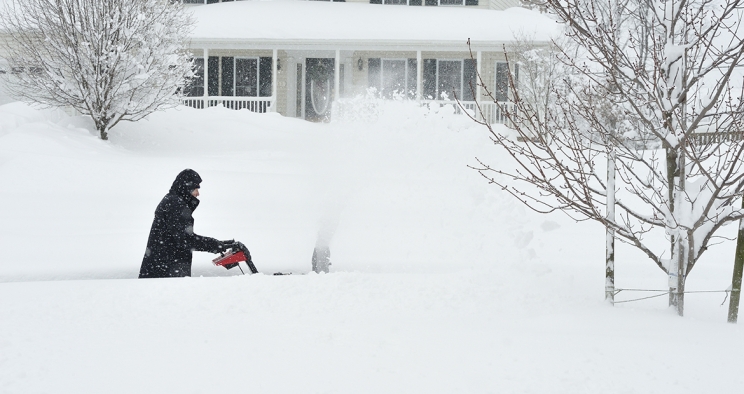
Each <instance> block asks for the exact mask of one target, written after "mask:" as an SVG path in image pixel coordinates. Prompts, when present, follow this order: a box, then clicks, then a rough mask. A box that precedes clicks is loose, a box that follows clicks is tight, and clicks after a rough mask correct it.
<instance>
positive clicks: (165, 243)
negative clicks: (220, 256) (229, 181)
mask: <svg viewBox="0 0 744 394" xmlns="http://www.w3.org/2000/svg"><path fill="white" fill-rule="evenodd" d="M201 182H202V179H201V177H200V176H199V174H198V173H197V172H196V171H194V170H192V169H185V170H183V171H181V173H180V174H178V176H176V180H175V181H173V185H172V186H171V188H170V191H169V192H168V194H166V195H165V197H163V200H162V201H160V204H158V207H157V209H155V219H154V220H153V222H152V227H151V228H150V236H149V237H148V239H147V249H146V250H145V257H144V258H143V259H142V266H141V267H140V273H139V277H140V278H168V277H183V276H191V258H192V252H193V251H195V250H196V251H200V252H211V253H219V252H221V251H224V250H225V249H227V248H229V247H230V246H231V244H232V243H233V241H218V240H216V239H214V238H210V237H204V236H201V235H197V234H196V233H194V217H193V216H192V214H193V212H194V210H195V209H196V207H198V206H199V199H198V198H197V197H199V187H200V184H201Z"/></svg>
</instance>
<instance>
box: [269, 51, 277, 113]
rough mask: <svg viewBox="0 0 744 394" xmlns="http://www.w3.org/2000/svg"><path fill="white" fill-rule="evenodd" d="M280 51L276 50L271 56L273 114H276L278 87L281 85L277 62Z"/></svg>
mask: <svg viewBox="0 0 744 394" xmlns="http://www.w3.org/2000/svg"><path fill="white" fill-rule="evenodd" d="M278 52H279V51H278V50H276V49H274V51H273V53H272V54H271V112H276V111H277V107H278V106H279V105H278V102H279V100H278V95H277V91H278V90H277V85H279V81H277V78H278V70H277V64H276V63H277V60H278V58H279V55H278Z"/></svg>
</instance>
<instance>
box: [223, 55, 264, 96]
mask: <svg viewBox="0 0 744 394" xmlns="http://www.w3.org/2000/svg"><path fill="white" fill-rule="evenodd" d="M220 60H221V63H222V64H221V65H220V68H219V69H220V70H221V74H222V75H221V79H222V83H221V84H220V87H221V89H220V90H221V91H220V92H219V95H220V96H243V97H270V96H271V93H272V85H271V75H272V69H271V62H272V59H271V58H270V57H253V58H244V57H237V58H236V57H231V56H230V57H228V56H224V57H222V58H220ZM212 64H213V63H212V61H211V56H210V64H209V79H210V81H209V85H210V89H209V92H210V93H209V95H210V96H211V95H213V90H212V85H213V83H214V81H213V80H216V79H217V78H219V77H218V75H216V73H213V72H212Z"/></svg>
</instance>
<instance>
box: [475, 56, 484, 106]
mask: <svg viewBox="0 0 744 394" xmlns="http://www.w3.org/2000/svg"><path fill="white" fill-rule="evenodd" d="M481 55H482V53H481V51H478V52H476V55H475V69H476V70H477V72H478V76H476V78H479V77H480V75H481V60H482V58H483V57H482V56H481ZM475 83H476V87H475V101H476V102H478V101H481V86H480V79H476V80H475Z"/></svg>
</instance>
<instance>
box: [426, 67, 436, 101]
mask: <svg viewBox="0 0 744 394" xmlns="http://www.w3.org/2000/svg"><path fill="white" fill-rule="evenodd" d="M423 71H424V80H423V82H422V84H423V85H424V86H423V88H424V91H423V94H424V100H435V99H436V98H437V59H424V70H423Z"/></svg>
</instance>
